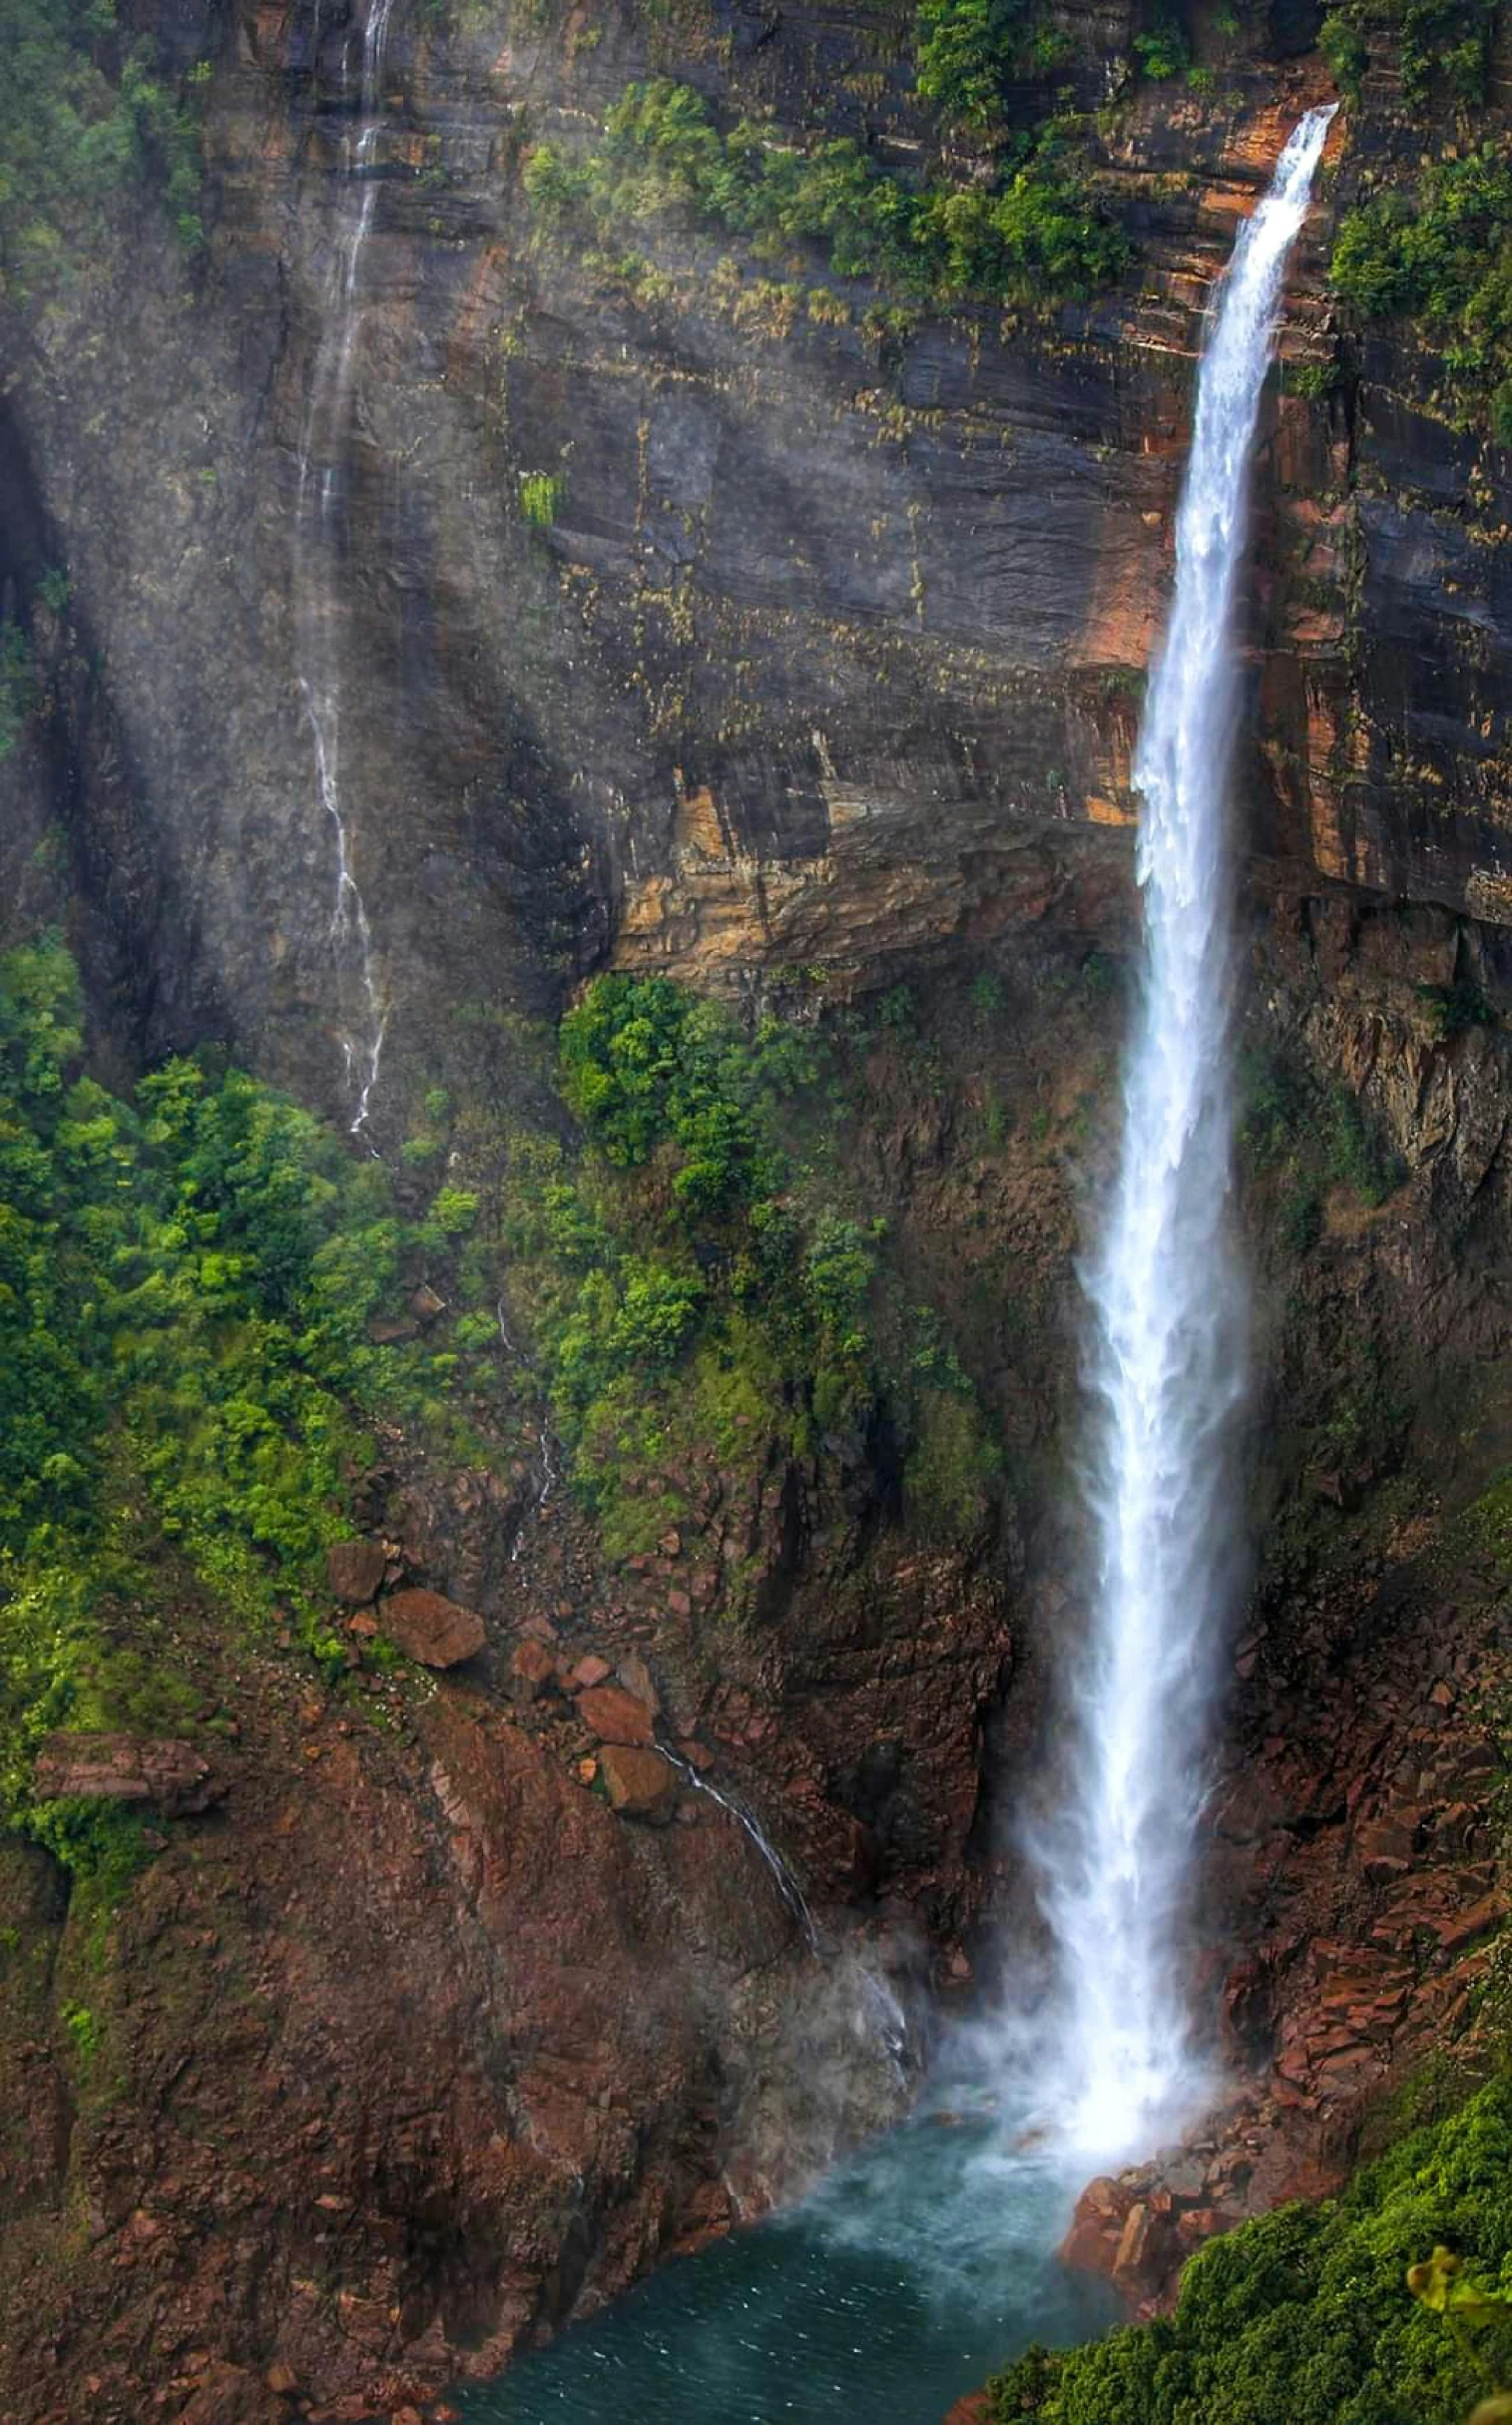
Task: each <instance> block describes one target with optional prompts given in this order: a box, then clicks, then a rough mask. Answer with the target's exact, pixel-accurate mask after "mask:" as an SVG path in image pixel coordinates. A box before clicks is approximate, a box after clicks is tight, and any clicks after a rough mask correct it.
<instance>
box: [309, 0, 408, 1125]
mask: <svg viewBox="0 0 1512 2425" xmlns="http://www.w3.org/2000/svg"><path fill="white" fill-rule="evenodd" d="M393 10H394V0H368V9H367V15H366V17H365V19H364V22H363V26H362V37H361V41H362V50H361V67H360V77H359V86H358V118H357V128H356V133H355V136H354V137H352V138H350V139H349V140H348V143H347V147H346V157H345V174H344V175H343V177H342V179H341V183H340V188H339V192H338V196H337V202H336V227H335V234H334V241H333V242H332V243H331V244H330V245H329V247H328V250H327V252H326V255H325V258H324V262H323V268H322V277H321V287H320V298H319V300H320V334H319V341H318V343H317V346H316V349H315V360H314V368H313V371H312V373H311V377H310V384H309V398H308V403H307V407H306V410H305V416H304V426H303V430H302V432H301V436H300V445H299V467H298V487H297V492H296V496H295V506H294V516H295V519H294V607H295V642H296V646H297V650H298V680H299V691H300V696H301V698H302V699H303V702H304V711H305V716H306V718H307V720H308V724H309V730H310V740H311V747H312V751H313V756H314V775H315V788H316V794H317V797H318V799H319V803H320V808H321V810H322V812H323V814H324V815H325V817H326V818H327V819H328V820H329V824H330V828H331V832H332V838H333V840H334V844H335V892H334V897H333V899H332V903H331V912H330V922H329V928H328V941H329V945H330V951H331V957H332V960H333V963H334V968H335V983H336V999H337V1011H336V1023H337V1035H338V1038H339V1041H340V1046H341V1053H342V1060H343V1065H344V1076H345V1082H346V1089H347V1099H348V1108H349V1110H350V1114H351V1120H350V1127H351V1133H352V1135H353V1136H354V1137H355V1136H359V1135H360V1134H361V1133H362V1132H363V1131H364V1130H365V1128H366V1126H367V1120H368V1114H369V1112H370V1110H371V1108H372V1099H373V1094H374V1092H375V1090H376V1087H377V1084H378V1072H379V1068H380V1065H381V1062H382V1057H383V1045H384V1041H385V1039H386V1036H387V1033H388V1002H387V998H386V996H385V993H384V990H383V985H382V981H381V977H380V974H379V969H378V964H377V958H376V954H375V951H374V947H373V937H372V928H371V925H370V923H369V921H368V915H367V909H366V905H365V903H364V901H363V898H362V892H361V888H360V886H359V884H358V882H357V877H356V872H355V869H354V866H353V862H352V817H351V811H350V806H349V803H348V799H347V794H346V790H345V785H344V778H343V771H342V763H341V734H342V709H343V702H342V687H341V652H340V624H341V618H342V613H343V608H344V597H343V589H342V564H341V556H342V537H343V532H342V519H343V504H344V485H345V474H346V469H347V458H348V454H349V451H350V444H351V406H352V380H353V369H354V363H355V356H356V346H357V336H358V332H359V330H360V327H361V322H362V262H363V255H364V254H365V252H366V250H367V240H368V238H369V236H370V235H371V234H372V227H373V218H374V214H375V211H376V208H377V199H378V181H377V178H376V175H375V173H374V172H375V167H376V155H377V147H378V133H379V128H380V125H381V114H382V101H383V67H384V59H385V55H386V52H387V46H388V29H389V22H390V19H391V18H392V15H393ZM316 34H317V36H318V9H317V12H316Z"/></svg>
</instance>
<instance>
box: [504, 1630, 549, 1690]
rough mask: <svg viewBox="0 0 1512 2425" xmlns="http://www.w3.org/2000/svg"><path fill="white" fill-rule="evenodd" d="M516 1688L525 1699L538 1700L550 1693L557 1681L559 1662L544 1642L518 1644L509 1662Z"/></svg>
mask: <svg viewBox="0 0 1512 2425" xmlns="http://www.w3.org/2000/svg"><path fill="white" fill-rule="evenodd" d="M509 1672H510V1675H511V1676H512V1677H513V1679H514V1683H515V1689H516V1691H517V1692H518V1693H519V1695H520V1697H521V1698H522V1699H524V1700H537V1699H539V1698H540V1696H541V1695H542V1694H543V1693H549V1692H550V1691H551V1689H552V1687H553V1686H554V1685H555V1683H556V1681H557V1663H556V1661H555V1660H554V1659H553V1657H552V1655H551V1653H550V1651H548V1650H547V1648H546V1645H545V1643H544V1642H532V1641H529V1640H527V1641H525V1642H522V1643H520V1644H518V1645H517V1647H516V1650H515V1655H514V1657H513V1659H511V1661H510V1663H509Z"/></svg>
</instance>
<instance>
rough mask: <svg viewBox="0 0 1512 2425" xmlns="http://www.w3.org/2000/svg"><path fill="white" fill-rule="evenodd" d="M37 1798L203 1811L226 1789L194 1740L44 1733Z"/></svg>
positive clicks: (222, 1795)
mask: <svg viewBox="0 0 1512 2425" xmlns="http://www.w3.org/2000/svg"><path fill="white" fill-rule="evenodd" d="M34 1783H35V1789H36V1794H37V1798H38V1800H39V1801H56V1800H58V1799H60V1798H61V1797H62V1796H63V1795H65V1794H78V1795H80V1796H81V1797H82V1798H83V1799H85V1800H87V1801H104V1802H156V1803H157V1805H158V1807H159V1809H160V1810H165V1811H167V1812H169V1813H170V1814H171V1815H172V1814H174V1813H177V1812H190V1811H197V1810H208V1809H209V1808H210V1807H211V1805H212V1803H214V1802H218V1801H222V1800H224V1799H225V1796H226V1791H227V1788H226V1786H225V1785H224V1784H223V1783H219V1782H217V1780H216V1779H215V1778H214V1777H213V1776H212V1774H211V1765H210V1761H209V1760H208V1759H205V1758H204V1757H202V1755H201V1753H200V1752H198V1751H197V1750H196V1749H195V1747H194V1745H193V1743H183V1742H174V1741H156V1740H151V1741H150V1740H144V1739H142V1738H140V1737H138V1736H136V1735H133V1734H49V1735H48V1736H47V1737H46V1739H45V1740H44V1742H43V1744H42V1748H41V1750H40V1751H39V1752H38V1754H37V1764H36V1769H35V1772H34Z"/></svg>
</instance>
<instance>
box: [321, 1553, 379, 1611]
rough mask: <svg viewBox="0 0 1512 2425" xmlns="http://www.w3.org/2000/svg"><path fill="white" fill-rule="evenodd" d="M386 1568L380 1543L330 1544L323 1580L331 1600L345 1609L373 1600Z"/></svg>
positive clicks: (358, 1606) (357, 1606)
mask: <svg viewBox="0 0 1512 2425" xmlns="http://www.w3.org/2000/svg"><path fill="white" fill-rule="evenodd" d="M387 1567H388V1552H387V1551H386V1550H385V1549H384V1547H383V1544H382V1542H381V1541H333V1542H332V1543H331V1545H330V1548H329V1549H328V1550H327V1551H326V1553H325V1580H326V1582H327V1583H328V1584H329V1586H330V1589H331V1593H332V1595H333V1597H334V1598H335V1599H337V1600H339V1601H341V1602H343V1603H344V1605H345V1606H346V1607H347V1608H349V1609H360V1608H362V1607H364V1606H365V1605H366V1603H367V1602H368V1601H369V1600H375V1599H376V1598H377V1596H378V1591H379V1589H380V1587H381V1585H382V1582H383V1577H384V1574H385V1572H386V1570H387Z"/></svg>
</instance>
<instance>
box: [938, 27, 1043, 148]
mask: <svg viewBox="0 0 1512 2425" xmlns="http://www.w3.org/2000/svg"><path fill="white" fill-rule="evenodd" d="M917 42H918V76H917V84H918V90H919V92H920V93H921V94H922V96H923V98H924V99H925V100H926V101H932V102H933V103H934V104H935V107H936V108H937V109H938V110H939V111H940V112H941V114H942V115H943V116H944V117H946V118H948V119H951V120H953V121H954V122H955V123H956V124H957V125H959V126H966V127H972V128H975V129H976V130H977V131H978V132H979V133H987V132H990V131H992V130H994V129H995V128H997V127H999V126H1000V125H1001V123H1002V117H1003V104H1004V87H1005V86H1006V85H1007V84H1008V83H1009V81H1010V80H1011V79H1012V78H1014V77H1032V76H1048V75H1049V74H1050V73H1051V72H1052V70H1053V69H1055V68H1056V67H1058V66H1059V65H1060V62H1061V60H1062V59H1063V58H1064V57H1065V54H1066V50H1067V47H1068V45H1067V38H1066V36H1065V34H1064V33H1063V32H1062V30H1061V29H1060V27H1058V26H1055V25H1051V24H1047V23H1046V22H1045V21H1044V19H1043V17H1042V16H1041V13H1040V11H1039V9H1038V8H1037V7H1036V5H1035V0H919V11H918V33H917Z"/></svg>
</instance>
